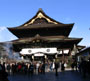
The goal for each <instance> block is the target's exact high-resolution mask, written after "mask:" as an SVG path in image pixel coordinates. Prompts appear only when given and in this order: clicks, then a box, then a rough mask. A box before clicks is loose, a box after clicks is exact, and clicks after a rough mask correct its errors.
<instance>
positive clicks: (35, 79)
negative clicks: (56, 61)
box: [8, 70, 90, 81]
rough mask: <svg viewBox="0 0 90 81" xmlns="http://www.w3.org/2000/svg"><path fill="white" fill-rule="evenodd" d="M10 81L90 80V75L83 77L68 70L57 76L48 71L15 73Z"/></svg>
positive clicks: (10, 77)
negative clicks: (24, 73)
mask: <svg viewBox="0 0 90 81" xmlns="http://www.w3.org/2000/svg"><path fill="white" fill-rule="evenodd" d="M8 79H9V81H90V77H89V76H88V77H86V78H83V77H82V76H81V75H80V73H78V72H72V71H70V70H67V71H65V72H59V73H58V76H55V73H54V72H47V73H46V74H38V75H33V76H28V75H14V76H12V75H11V76H9V77H8Z"/></svg>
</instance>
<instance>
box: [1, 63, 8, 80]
mask: <svg viewBox="0 0 90 81" xmlns="http://www.w3.org/2000/svg"><path fill="white" fill-rule="evenodd" d="M7 77H8V74H7V72H6V71H5V69H4V68H3V65H2V64H1V63H0V81H9V80H8V78H7Z"/></svg>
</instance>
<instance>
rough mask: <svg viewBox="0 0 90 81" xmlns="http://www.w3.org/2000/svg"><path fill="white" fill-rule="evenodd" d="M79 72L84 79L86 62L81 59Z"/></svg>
mask: <svg viewBox="0 0 90 81" xmlns="http://www.w3.org/2000/svg"><path fill="white" fill-rule="evenodd" d="M81 70H82V75H83V78H86V70H87V61H86V60H85V59H83V58H82V59H81Z"/></svg>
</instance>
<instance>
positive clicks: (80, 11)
mask: <svg viewBox="0 0 90 81" xmlns="http://www.w3.org/2000/svg"><path fill="white" fill-rule="evenodd" d="M39 8H42V9H43V11H44V12H45V13H46V14H47V15H48V16H49V17H51V18H53V19H55V20H57V21H59V22H62V23H65V24H69V23H75V25H74V27H73V29H72V31H71V33H70V36H69V37H75V38H83V40H82V41H81V42H80V43H79V45H86V46H90V30H89V29H90V0H0V42H5V41H11V40H14V39H17V37H16V36H14V35H13V34H12V33H11V32H9V31H8V30H7V27H16V26H19V25H21V24H23V23H25V22H26V21H28V20H29V19H31V18H32V17H33V16H34V15H35V14H36V12H37V11H38V9H39Z"/></svg>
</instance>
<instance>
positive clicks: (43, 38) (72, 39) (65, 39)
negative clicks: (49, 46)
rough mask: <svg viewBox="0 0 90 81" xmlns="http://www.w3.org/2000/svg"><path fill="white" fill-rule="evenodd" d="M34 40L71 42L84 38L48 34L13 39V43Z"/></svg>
mask: <svg viewBox="0 0 90 81" xmlns="http://www.w3.org/2000/svg"><path fill="white" fill-rule="evenodd" d="M34 40H43V41H46V42H69V41H77V42H78V43H79V42H80V41H81V40H82V38H67V37H64V36H47V37H41V36H36V37H32V38H20V39H18V40H13V41H12V42H13V44H16V43H28V42H33V41H34Z"/></svg>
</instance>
